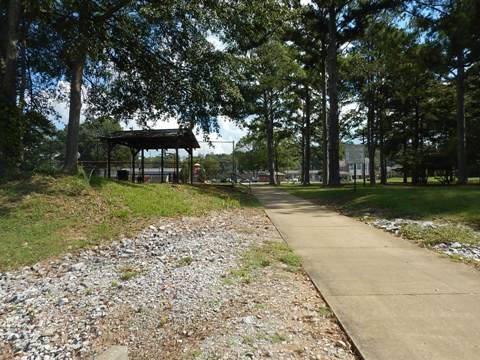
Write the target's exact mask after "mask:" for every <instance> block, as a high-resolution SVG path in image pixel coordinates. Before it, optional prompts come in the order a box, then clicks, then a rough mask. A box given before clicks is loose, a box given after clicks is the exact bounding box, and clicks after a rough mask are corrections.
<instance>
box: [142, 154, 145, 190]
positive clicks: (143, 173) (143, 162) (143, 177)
mask: <svg viewBox="0 0 480 360" xmlns="http://www.w3.org/2000/svg"><path fill="white" fill-rule="evenodd" d="M144 182H145V152H144V149H142V183H144Z"/></svg>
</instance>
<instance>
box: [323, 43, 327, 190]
mask: <svg viewBox="0 0 480 360" xmlns="http://www.w3.org/2000/svg"><path fill="white" fill-rule="evenodd" d="M322 46H323V48H325V45H322ZM322 54H325V51H322ZM327 131H328V127H327V76H326V71H325V57H322V157H323V159H322V183H323V185H324V186H326V185H327V184H328V136H327Z"/></svg>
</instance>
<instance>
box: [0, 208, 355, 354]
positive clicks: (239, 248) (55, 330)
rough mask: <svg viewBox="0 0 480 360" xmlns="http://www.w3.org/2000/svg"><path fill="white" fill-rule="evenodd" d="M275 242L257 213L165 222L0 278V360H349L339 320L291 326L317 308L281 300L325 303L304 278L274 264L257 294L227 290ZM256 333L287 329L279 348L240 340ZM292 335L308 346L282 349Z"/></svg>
mask: <svg viewBox="0 0 480 360" xmlns="http://www.w3.org/2000/svg"><path fill="white" fill-rule="evenodd" d="M272 236H273V237H275V236H277V237H278V234H277V233H276V231H275V229H274V228H273V226H272V225H271V224H270V222H269V220H268V219H267V218H266V216H265V215H264V213H263V212H262V211H258V210H233V211H224V212H218V213H213V214H211V215H208V216H206V217H202V218H193V217H185V218H180V219H163V220H161V221H160V222H159V223H157V224H155V225H152V226H150V227H149V228H147V229H145V230H144V231H142V232H141V233H140V234H138V236H137V237H135V238H131V239H128V238H123V239H121V240H119V241H114V242H112V243H110V244H107V245H103V246H98V247H94V248H91V249H87V250H82V251H79V252H77V253H75V254H67V255H65V256H63V257H61V258H58V259H54V260H51V261H47V262H44V263H39V264H36V265H35V266H32V267H26V268H23V269H21V270H18V271H9V272H3V273H0V359H13V358H15V359H73V358H83V359H92V358H94V357H95V356H96V354H98V353H100V352H102V351H103V350H104V349H106V348H107V347H108V346H109V345H113V344H118V345H126V346H128V349H129V355H130V357H131V358H132V359H176V358H179V359H180V358H211V357H207V356H206V355H205V354H215V353H217V354H218V352H219V351H222V352H224V353H225V354H226V355H224V357H220V356H219V357H218V358H225V359H230V358H252V357H254V358H274V359H290V358H295V359H297V358H298V359H301V358H302V359H303V358H311V359H317V358H318V359H329V358H332V359H333V358H335V359H338V358H340V359H353V358H354V356H353V354H352V352H351V349H350V345H349V344H348V340H347V339H346V338H345V336H344V334H343V333H342V331H341V330H340V328H339V327H338V326H337V325H336V322H335V320H334V319H330V318H322V317H318V316H316V317H315V316H314V317H313V318H314V322H312V323H311V322H305V321H304V320H303V321H302V320H298V316H300V318H301V317H302V316H303V315H302V314H304V313H305V312H311V313H315V311H314V310H312V309H311V308H309V309H304V308H302V307H301V306H300V304H299V306H300V310H299V309H297V308H294V307H292V306H291V304H288V303H287V301H292V302H294V301H298V298H297V297H298V296H300V295H301V296H306V297H304V298H303V300H302V301H306V306H307V307H308V306H310V307H316V306H320V305H321V304H323V301H322V300H321V298H320V297H319V295H318V294H317V293H316V291H315V290H314V289H313V287H312V286H311V284H310V283H309V282H308V279H307V280H305V279H304V275H302V274H291V273H288V272H286V271H285V272H284V273H285V274H284V275H281V274H280V275H278V274H277V273H278V271H274V270H273V269H270V270H268V271H269V272H268V273H265V278H264V279H263V280H261V281H259V282H258V283H256V284H254V285H252V286H253V288H245V286H244V285H240V284H226V282H225V278H226V276H227V275H228V274H229V271H230V269H232V268H234V267H237V266H238V263H239V258H240V256H241V254H242V253H243V252H244V251H245V250H246V249H248V248H249V247H250V246H252V245H254V244H259V243H260V242H262V241H263V240H266V239H270V238H271V237H272ZM265 271H267V270H265ZM278 276H280V277H279V278H278ZM127 278H128V279H127ZM302 279H303V280H302ZM262 281H263V282H262ZM256 286H258V288H256ZM249 289H250V290H249ZM252 289H253V290H252ZM262 289H265V291H262ZM282 291H283V293H282ZM259 299H263V300H261V301H263V302H264V303H265V304H267V305H265V306H267V309H265V308H263V307H258V308H257V307H255V304H257V303H258V301H260V300H259ZM295 299H296V300H295ZM318 304H320V305H318ZM268 309H270V310H268ZM272 309H276V310H275V311H273V310H272ZM265 311H266V312H265ZM262 312H263V313H264V315H263V316H265V318H264V319H263V320H260V319H259V318H258V316H260V318H262V315H261V314H262ZM295 314H296V315H295ZM249 316H251V318H249ZM312 316H313V315H312ZM284 317H285V319H290V320H289V321H290V322H292V321H293V323H292V324H290V325H289V327H287V326H286V324H287V322H285V319H283V318H284ZM296 317H297V320H295V319H296ZM241 319H243V320H241ZM245 319H251V322H250V320H248V321H247V320H245ZM292 319H293V320H292ZM312 321H313V320H312ZM262 322H263V325H262ZM239 324H240V325H241V326H239ZM257 324H260V328H259V327H257ZM312 324H313V325H312ZM307 325H308V326H314V329H316V328H317V327H318V329H319V330H318V332H317V333H316V332H315V331H317V330H311V329H310V328H309V330H308V331H306V330H305V328H306V327H307ZM251 328H255V329H257V330H258V329H263V330H262V331H263V333H264V334H267V335H265V336H267V338H268V336H274V335H275V334H276V333H277V332H282V333H284V332H285V333H286V335H285V336H286V340H285V343H284V344H282V341H283V337H281V338H280V340H282V341H280V344H276V343H275V344H272V341H265V337H264V335H262V336H258V339H257V338H255V341H254V342H253V344H250V343H249V344H247V345H246V341H245V337H247V336H250V335H248V334H249V331H251ZM282 329H283V330H282ZM292 329H297V330H299V332H297V333H295V332H291V331H293V330H292ZM302 329H303V330H302ZM322 329H323V330H325V329H327V330H328V331H326V332H322V331H323V330H322ZM302 331H305V333H307V335H308V334H310V335H308V336H307V335H305V334H303V333H302ZM288 332H290V335H288ZM268 334H270V335H268ZM292 334H293V335H292ZM302 334H303V335H302ZM312 334H313V335H312ZM292 336H293V338H292ZM220 339H221V341H220ZM242 339H243V340H242ZM299 339H300V340H301V341H302V343H304V345H302V346H303V347H302V349H303V350H301V351H300V350H298V349H297V350H295V351H293V352H292V351H290V350H288V349H289V347H290V343H291V342H292V341H293V342H298V341H300V340H299ZM262 341H263V342H265V344H263V345H262ZM220 345H221V347H220V348H219V346H220ZM237 355H238V357H237ZM208 356H210V355H208ZM225 356H226V357H225ZM232 356H233V357H232Z"/></svg>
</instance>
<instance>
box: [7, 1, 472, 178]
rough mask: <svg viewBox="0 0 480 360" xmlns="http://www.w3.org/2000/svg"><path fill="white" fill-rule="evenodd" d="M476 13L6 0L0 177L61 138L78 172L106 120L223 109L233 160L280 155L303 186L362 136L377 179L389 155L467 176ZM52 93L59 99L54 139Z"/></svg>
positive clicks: (415, 6) (272, 159) (201, 116)
mask: <svg viewBox="0 0 480 360" xmlns="http://www.w3.org/2000/svg"><path fill="white" fill-rule="evenodd" d="M479 16H480V3H479V2H478V1H476V0H458V1H449V0H422V1H417V0H381V1H374V2H372V1H360V0H353V1H343V0H340V1H339V0H329V1H320V0H318V1H317V0H313V1H310V2H302V1H297V0H295V1H287V0H248V1H247V0H240V1H235V2H232V1H228V0H221V1H215V2H203V1H188V0H179V1H163V2H155V1H143V2H140V1H134V0H101V1H92V0H85V1H80V2H72V1H54V2H52V1H46V0H40V1H30V0H23V1H18V0H7V1H3V2H1V3H0V81H1V84H0V85H1V86H0V132H1V133H2V135H3V134H7V135H6V136H1V137H0V165H1V167H0V173H1V174H6V173H7V172H9V171H13V172H15V171H16V172H18V171H26V170H27V168H30V169H31V168H35V165H34V163H35V161H36V160H35V159H36V157H35V156H34V154H35V153H38V151H40V150H38V149H41V148H42V145H41V144H45V143H46V141H47V140H49V139H50V138H53V137H58V136H60V138H61V139H62V141H64V142H65V144H64V150H61V151H60V150H59V152H61V153H62V155H61V156H60V158H62V159H64V166H63V169H64V171H66V172H74V171H75V170H76V164H77V153H78V151H79V150H80V152H81V153H85V154H89V153H91V151H92V150H91V149H85V148H82V146H83V145H82V146H80V145H79V144H80V143H81V142H82V137H83V136H87V135H88V136H90V135H91V133H90V132H91V131H93V132H96V131H100V130H101V129H99V128H97V127H96V126H97V125H98V124H99V123H101V121H100V119H104V120H105V119H110V120H108V121H105V122H103V125H105V126H107V127H108V126H110V125H112V126H113V127H115V128H120V122H122V121H131V120H134V121H136V122H137V123H138V124H140V125H142V126H145V125H146V124H147V123H148V122H149V121H150V120H152V119H153V120H160V121H161V120H162V119H166V118H175V119H177V121H178V122H179V123H180V124H181V125H182V126H185V127H190V128H193V127H196V128H198V129H201V130H202V131H203V132H204V133H206V134H208V133H210V132H212V131H217V130H218V123H217V117H218V116H220V115H223V116H227V117H229V118H231V119H232V120H234V121H237V122H238V123H239V124H242V125H243V126H245V127H246V128H247V129H248V131H249V134H248V136H247V137H246V138H244V139H242V142H241V144H242V148H241V149H242V150H241V151H240V154H239V158H238V160H239V167H242V168H244V169H247V168H248V169H250V170H253V169H260V168H262V169H267V170H268V171H269V174H270V183H271V184H275V181H276V177H275V172H276V171H278V170H279V169H280V168H282V166H284V165H285V166H286V164H290V165H291V166H298V167H300V168H301V170H302V171H301V173H302V182H303V183H304V184H305V185H308V183H309V181H310V174H309V172H310V169H311V168H312V167H313V166H314V165H313V164H315V166H318V167H321V168H322V177H323V181H324V185H327V184H329V185H332V186H336V185H338V184H339V183H340V169H339V160H340V152H341V149H340V147H341V141H345V140H347V139H348V140H349V141H354V142H365V143H366V145H367V149H368V155H369V157H370V159H371V161H370V162H369V164H370V169H369V173H370V175H371V176H370V182H371V184H375V182H376V179H377V174H379V177H380V182H381V183H386V182H387V169H388V166H389V165H397V167H398V166H400V167H401V171H402V172H403V177H404V180H405V182H406V181H407V179H408V178H411V179H412V182H413V183H416V184H422V183H425V182H426V180H427V178H428V177H429V176H432V175H433V176H442V177H443V178H444V180H445V181H447V180H448V181H449V182H453V181H454V179H456V180H457V182H458V183H459V184H465V183H466V182H467V181H468V175H469V172H470V173H472V171H478V168H479V165H478V161H479V160H480V159H479V157H480V156H479V155H478V154H479V153H480V152H479V151H478V150H479V145H478V144H480V142H479V140H480V130H479V129H480V127H479V126H478V125H479V120H478V119H479V113H478V108H479V107H478V105H479V103H478V102H479V101H478V99H479V96H478V95H479V91H480V90H479V85H480V80H479V76H478V73H479V60H480V26H479V24H478V17H479ZM212 38H215V39H216V40H218V41H219V42H220V43H221V46H220V48H215V47H214V46H213V45H212V43H211V41H212ZM65 84H66V85H67V87H68V90H67V92H66V93H62V92H61V91H58V90H59V87H61V86H63V85H65ZM52 99H57V100H65V101H66V102H68V107H69V119H68V127H67V131H66V132H65V133H62V132H61V133H60V135H59V134H58V132H57V131H56V130H55V128H54V126H53V123H52V120H53V119H55V111H54V109H53V107H52ZM84 104H86V106H84ZM347 107H348V111H347ZM82 115H84V116H85V119H86V120H85V123H84V124H81V120H83V119H82ZM92 119H96V120H95V121H97V120H98V121H99V122H98V123H95V124H93V123H92V121H93V120H92ZM109 121H111V123H109ZM103 125H101V126H103ZM91 126H93V127H91ZM287 147H288V149H289V154H286V153H285V152H284V150H283V149H284V148H287ZM33 149H37V150H33ZM290 154H291V156H290ZM84 156H86V155H83V154H82V157H84ZM240 163H241V165H240ZM376 164H378V169H377V166H376ZM222 171H223V170H221V172H222Z"/></svg>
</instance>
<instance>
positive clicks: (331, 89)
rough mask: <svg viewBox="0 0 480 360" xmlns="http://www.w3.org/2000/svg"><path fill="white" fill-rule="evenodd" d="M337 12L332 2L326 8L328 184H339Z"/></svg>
mask: <svg viewBox="0 0 480 360" xmlns="http://www.w3.org/2000/svg"><path fill="white" fill-rule="evenodd" d="M336 20H337V13H336V9H335V4H334V3H332V4H331V5H330V6H329V9H328V37H329V39H328V53H327V66H328V95H329V103H330V108H329V113H328V155H329V156H328V158H329V163H328V169H329V172H328V184H329V185H332V186H336V185H340V164H339V147H340V144H339V141H340V139H339V125H338V92H337V81H338V68H337V22H336Z"/></svg>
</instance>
